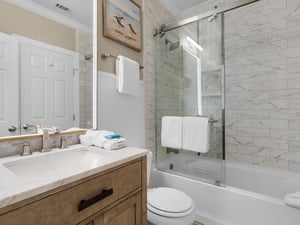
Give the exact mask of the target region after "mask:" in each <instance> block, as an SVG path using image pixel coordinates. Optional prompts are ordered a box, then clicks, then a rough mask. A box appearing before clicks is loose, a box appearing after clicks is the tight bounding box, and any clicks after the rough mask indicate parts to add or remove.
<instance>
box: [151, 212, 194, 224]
mask: <svg viewBox="0 0 300 225" xmlns="http://www.w3.org/2000/svg"><path fill="white" fill-rule="evenodd" d="M147 214H148V215H147V218H148V225H193V224H194V220H195V217H196V213H195V210H194V211H193V213H191V214H190V215H188V216H186V217H177V218H169V217H162V216H158V215H156V214H154V213H152V212H151V211H149V210H148V211H147Z"/></svg>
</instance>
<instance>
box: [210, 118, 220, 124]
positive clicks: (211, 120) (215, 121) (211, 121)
mask: <svg viewBox="0 0 300 225" xmlns="http://www.w3.org/2000/svg"><path fill="white" fill-rule="evenodd" d="M208 122H209V123H218V122H219V121H218V120H214V119H209V120H208Z"/></svg>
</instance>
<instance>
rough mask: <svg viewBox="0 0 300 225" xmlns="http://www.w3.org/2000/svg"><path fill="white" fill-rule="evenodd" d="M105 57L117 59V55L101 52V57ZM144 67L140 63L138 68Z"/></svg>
mask: <svg viewBox="0 0 300 225" xmlns="http://www.w3.org/2000/svg"><path fill="white" fill-rule="evenodd" d="M107 58H114V59H118V57H117V56H115V55H112V54H101V59H107ZM142 69H144V66H141V65H140V70H142Z"/></svg>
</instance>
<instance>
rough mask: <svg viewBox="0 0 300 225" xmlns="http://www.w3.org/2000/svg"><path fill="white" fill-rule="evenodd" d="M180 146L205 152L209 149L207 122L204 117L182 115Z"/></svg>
mask: <svg viewBox="0 0 300 225" xmlns="http://www.w3.org/2000/svg"><path fill="white" fill-rule="evenodd" d="M182 130H183V131H182V132H183V134H182V139H183V140H182V148H183V149H184V150H190V151H195V152H201V153H206V152H208V150H209V123H208V118H206V117H184V118H183V127H182Z"/></svg>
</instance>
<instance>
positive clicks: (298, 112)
mask: <svg viewBox="0 0 300 225" xmlns="http://www.w3.org/2000/svg"><path fill="white" fill-rule="evenodd" d="M224 36H225V66H226V70H225V71H226V77H225V87H226V101H225V102H226V104H225V106H226V111H225V115H226V158H227V159H228V160H234V161H239V162H243V163H250V164H255V165H262V166H268V167H280V168H284V169H289V170H294V171H300V1H299V0H261V1H259V2H256V3H254V4H251V5H248V6H245V7H242V8H239V9H236V10H233V11H231V12H228V13H225V34H224Z"/></svg>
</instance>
